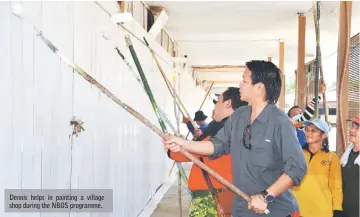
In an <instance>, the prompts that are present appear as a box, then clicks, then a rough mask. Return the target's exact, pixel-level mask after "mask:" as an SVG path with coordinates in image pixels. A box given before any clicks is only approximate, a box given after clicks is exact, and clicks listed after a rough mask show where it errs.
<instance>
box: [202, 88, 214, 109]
mask: <svg viewBox="0 0 360 217" xmlns="http://www.w3.org/2000/svg"><path fill="white" fill-rule="evenodd" d="M214 83H215V81H213V82H212V83H211V86H210V87H209V90H208V91H207V93H206V94H205V97H204V99H203V101H202V103H201V105H200V108H199V111H200V110H201V108H202V107H203V105H204V103H205V101H206V98H207V97H208V96H209V94H210V91H211V89H212V87H213V86H214Z"/></svg>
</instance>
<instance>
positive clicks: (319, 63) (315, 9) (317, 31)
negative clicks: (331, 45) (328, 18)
mask: <svg viewBox="0 0 360 217" xmlns="http://www.w3.org/2000/svg"><path fill="white" fill-rule="evenodd" d="M312 8H313V15H314V24H315V34H316V53H317V55H316V74H317V75H318V68H319V71H320V76H321V81H320V83H321V84H325V78H324V72H323V65H322V55H321V48H320V26H319V24H320V2H317V3H316V4H315V2H313V4H312ZM317 82H318V77H317V78H315V106H317V105H318V103H317V102H318V95H317V94H316V93H318V86H319V85H318V83H317ZM322 98H323V104H324V114H325V120H326V121H327V122H328V121H329V114H328V112H329V111H328V106H327V99H326V93H325V91H324V92H323V94H322ZM315 114H316V118H317V114H318V110H317V108H315ZM314 116H315V115H314Z"/></svg>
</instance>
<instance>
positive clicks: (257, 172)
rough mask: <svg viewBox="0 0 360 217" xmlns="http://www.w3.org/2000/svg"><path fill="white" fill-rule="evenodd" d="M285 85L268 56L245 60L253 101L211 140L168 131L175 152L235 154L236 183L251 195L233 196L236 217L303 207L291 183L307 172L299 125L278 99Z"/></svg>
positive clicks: (243, 86) (274, 215) (247, 97)
mask: <svg viewBox="0 0 360 217" xmlns="http://www.w3.org/2000/svg"><path fill="white" fill-rule="evenodd" d="M280 91H281V72H280V70H279V68H278V67H276V66H275V65H274V64H273V63H271V62H268V61H250V62H247V63H246V69H245V71H244V74H243V80H242V81H241V83H240V95H241V100H242V101H246V102H248V103H249V104H250V105H251V106H247V107H241V108H239V109H237V110H236V111H235V112H234V113H233V114H232V115H231V116H230V117H229V119H228V120H227V122H226V123H225V125H224V127H223V128H222V129H221V130H220V131H219V132H218V134H217V135H216V136H215V137H213V138H212V139H211V140H210V141H201V142H195V141H188V140H183V139H182V138H180V137H175V136H172V135H168V136H167V138H166V139H164V141H163V143H164V145H165V147H166V148H168V149H170V150H171V151H173V152H176V151H180V149H181V148H184V149H185V150H187V151H189V152H192V153H196V154H201V155H210V157H211V158H213V159H216V158H218V157H220V156H222V155H224V154H227V153H230V154H231V156H232V171H233V182H234V185H235V186H236V187H238V188H240V189H241V190H242V191H244V192H245V193H246V194H248V195H251V202H250V203H248V202H247V201H245V200H244V199H242V198H240V197H239V196H235V198H234V201H233V207H232V215H233V217H257V216H264V215H263V214H264V212H265V210H266V209H269V210H270V214H268V215H267V216H269V217H287V216H293V214H294V213H297V212H298V211H299V207H298V204H297V201H296V199H295V197H294V196H293V195H292V194H291V192H290V188H291V187H292V186H294V185H295V186H298V185H299V184H300V182H301V180H302V179H303V177H304V176H305V174H306V172H307V166H306V162H305V157H304V154H303V152H302V150H301V148H300V145H299V142H298V140H297V137H296V132H295V128H294V127H293V125H292V124H291V122H290V120H289V118H288V117H287V115H286V114H285V113H284V112H283V111H281V110H279V109H278V108H277V107H276V106H275V104H276V102H277V101H278V98H279V96H280Z"/></svg>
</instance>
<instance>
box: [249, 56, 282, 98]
mask: <svg viewBox="0 0 360 217" xmlns="http://www.w3.org/2000/svg"><path fill="white" fill-rule="evenodd" d="M246 67H247V68H248V69H249V70H250V71H251V80H252V84H253V85H254V84H257V83H260V82H261V83H263V84H264V86H265V90H266V97H265V99H266V101H268V103H270V104H275V103H277V101H278V100H279V97H280V92H281V85H282V83H281V71H280V69H279V68H278V67H277V66H276V65H275V64H274V63H272V62H269V61H264V60H252V61H249V62H247V63H246Z"/></svg>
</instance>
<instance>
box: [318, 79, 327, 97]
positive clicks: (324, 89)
mask: <svg viewBox="0 0 360 217" xmlns="http://www.w3.org/2000/svg"><path fill="white" fill-rule="evenodd" d="M325 91H326V84H325V83H324V81H323V80H322V79H321V80H320V83H319V93H320V94H323V93H325Z"/></svg>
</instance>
